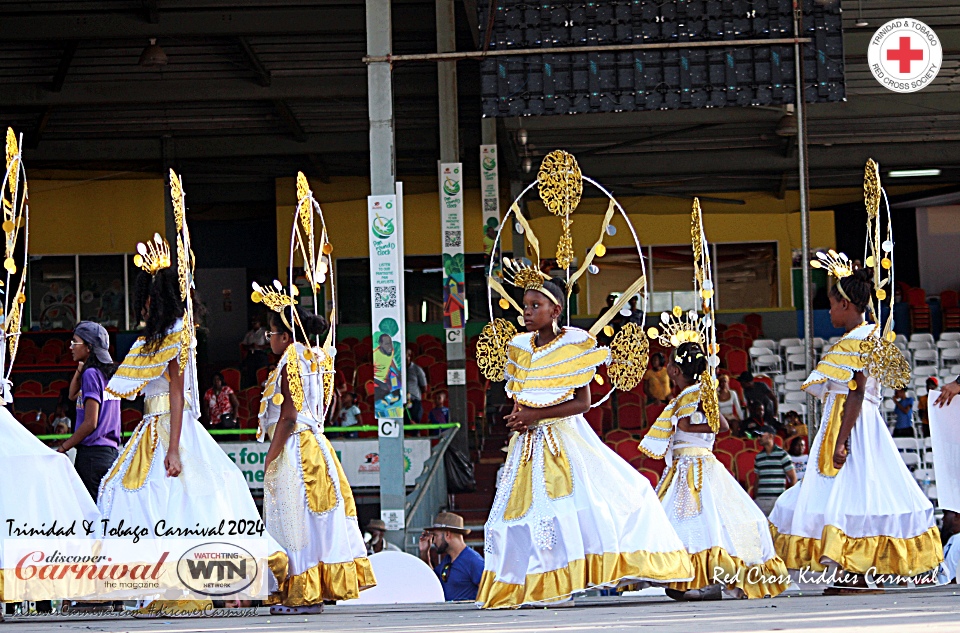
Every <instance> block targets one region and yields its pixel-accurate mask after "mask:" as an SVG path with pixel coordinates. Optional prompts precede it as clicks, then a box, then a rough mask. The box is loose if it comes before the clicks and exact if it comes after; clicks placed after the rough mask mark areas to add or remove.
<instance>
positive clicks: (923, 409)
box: [917, 376, 940, 437]
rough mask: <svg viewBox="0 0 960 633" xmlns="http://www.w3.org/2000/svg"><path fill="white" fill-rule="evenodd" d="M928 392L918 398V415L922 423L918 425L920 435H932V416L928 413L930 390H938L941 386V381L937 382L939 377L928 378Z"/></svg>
mask: <svg viewBox="0 0 960 633" xmlns="http://www.w3.org/2000/svg"><path fill="white" fill-rule="evenodd" d="M926 387H927V392H926V393H925V394H923V395H922V396H920V397H919V398H917V415H918V417H919V418H920V425H919V426H917V434H918V435H919V436H920V437H930V416H929V415H928V413H927V407H928V406H929V404H928V403H929V398H930V392H931V391H936V390H937V389H939V387H940V383H939V382H937V379H936V378H934V377H933V376H930V377H929V378H927V384H926Z"/></svg>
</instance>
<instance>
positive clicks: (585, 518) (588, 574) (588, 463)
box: [477, 415, 692, 608]
mask: <svg viewBox="0 0 960 633" xmlns="http://www.w3.org/2000/svg"><path fill="white" fill-rule="evenodd" d="M484 536H485V544H484V551H485V560H484V572H483V577H482V579H481V582H480V590H479V593H478V595H477V604H478V605H479V606H481V607H484V608H500V607H516V606H520V605H524V604H537V603H549V602H552V601H557V600H562V599H565V598H567V597H569V596H571V595H573V594H574V593H577V592H581V591H584V590H586V589H591V588H598V587H605V588H613V587H618V586H623V585H628V584H643V583H659V584H665V583H670V582H676V581H683V580H689V579H690V578H691V577H692V572H691V567H690V562H689V557H688V556H687V552H686V550H685V549H684V547H683V543H682V542H681V541H680V539H679V538H678V537H677V535H676V532H674V530H673V528H672V527H671V526H670V522H669V521H668V520H667V517H666V514H664V511H663V508H662V507H661V505H660V502H659V500H658V499H657V496H656V495H655V494H654V492H653V488H652V487H651V486H650V482H649V481H647V479H646V477H644V476H643V475H641V474H640V473H639V472H638V471H637V470H636V469H634V468H633V467H632V466H630V464H628V463H627V462H625V461H624V460H623V459H622V458H621V457H620V456H619V455H617V454H616V453H614V452H613V451H612V450H611V449H610V448H609V447H607V446H606V445H605V444H604V443H603V442H602V441H601V440H600V438H599V437H598V436H597V434H596V433H595V432H594V431H593V429H591V428H590V426H589V424H587V421H586V420H585V419H584V417H583V416H582V415H577V416H574V417H570V418H564V419H562V420H558V421H555V422H552V423H549V424H546V425H542V426H538V427H536V428H533V429H530V430H529V431H527V432H525V433H523V434H521V435H519V436H516V437H515V440H514V441H513V442H512V443H511V447H510V451H509V453H508V455H507V460H506V464H505V466H504V472H503V478H502V480H501V484H500V487H499V488H498V490H497V495H496V498H495V500H494V504H493V508H492V510H491V512H490V516H489V519H488V520H487V523H486V526H485V527H484Z"/></svg>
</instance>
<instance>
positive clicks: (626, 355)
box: [607, 323, 650, 391]
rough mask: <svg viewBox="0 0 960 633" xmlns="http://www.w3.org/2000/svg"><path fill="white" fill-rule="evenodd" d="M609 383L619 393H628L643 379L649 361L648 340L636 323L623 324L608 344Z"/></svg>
mask: <svg viewBox="0 0 960 633" xmlns="http://www.w3.org/2000/svg"><path fill="white" fill-rule="evenodd" d="M610 356H611V362H610V367H609V369H608V370H607V374H608V375H609V376H610V383H611V384H612V385H613V386H614V388H616V389H619V390H620V391H630V390H631V389H633V388H634V387H636V386H637V385H638V384H640V380H641V379H642V378H643V374H644V373H645V372H646V371H647V362H648V361H649V360H650V340H649V339H648V338H647V335H646V334H645V333H644V331H643V328H641V327H640V326H639V325H637V324H636V323H627V324H625V325H624V326H623V327H622V328H621V329H620V331H619V332H617V335H616V336H614V337H613V341H611V342H610Z"/></svg>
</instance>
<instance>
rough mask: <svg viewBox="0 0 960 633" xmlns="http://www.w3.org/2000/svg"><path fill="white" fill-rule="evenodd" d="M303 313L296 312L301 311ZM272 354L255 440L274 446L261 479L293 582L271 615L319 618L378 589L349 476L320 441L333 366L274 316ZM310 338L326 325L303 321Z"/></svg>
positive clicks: (276, 600)
mask: <svg viewBox="0 0 960 633" xmlns="http://www.w3.org/2000/svg"><path fill="white" fill-rule="evenodd" d="M298 312H299V311H298ZM270 316H271V319H270V346H271V348H272V350H273V352H274V353H275V354H277V355H280V356H281V359H280V362H279V363H277V368H276V369H275V370H274V371H273V373H272V374H271V375H270V377H269V378H268V379H267V383H266V386H265V387H264V391H263V401H262V403H261V414H260V427H259V430H258V432H257V439H258V440H259V441H261V442H263V441H268V442H270V448H269V450H268V452H267V458H266V476H265V478H264V499H263V502H264V513H265V515H266V519H267V529H268V530H269V531H270V534H272V535H273V536H274V537H275V538H276V539H277V540H278V541H280V543H281V544H282V545H283V547H284V549H285V550H286V552H287V557H288V558H289V561H290V575H289V576H288V577H287V579H286V581H285V582H284V583H283V585H282V586H281V587H280V590H279V592H277V593H276V594H275V595H274V596H272V597H271V601H272V602H273V603H275V604H277V606H275V607H273V608H272V612H273V613H278V614H283V613H318V612H320V611H322V609H323V601H324V600H349V599H351V598H356V597H357V595H358V594H359V592H360V591H362V590H364V589H369V588H370V587H373V586H374V585H376V579H375V578H374V575H373V568H372V567H371V566H370V561H369V560H367V548H366V545H365V544H364V542H363V536H362V535H361V534H360V526H359V525H358V523H357V506H356V503H355V502H354V499H353V492H352V491H351V490H350V484H349V483H348V482H347V476H346V474H345V473H344V471H343V468H342V467H341V465H340V461H339V460H338V459H337V454H336V452H335V451H334V450H333V446H331V445H330V441H329V440H328V439H327V438H326V436H325V435H324V434H323V426H324V419H325V414H326V411H327V407H328V405H329V403H330V398H329V396H331V395H332V392H331V391H330V390H332V389H333V359H332V357H331V356H329V355H328V354H327V352H326V351H325V350H324V349H323V348H320V347H316V348H309V347H307V346H306V345H304V344H303V343H299V342H294V341H293V336H292V334H291V329H290V328H289V327H287V325H286V324H285V323H284V322H283V319H282V318H281V315H279V314H276V313H271V315H270ZM297 318H298V320H299V321H300V322H301V323H303V324H304V328H305V329H306V331H307V334H308V335H311V334H319V333H320V330H322V329H325V328H324V323H323V319H322V318H320V317H318V316H315V315H307V314H303V313H298V316H297Z"/></svg>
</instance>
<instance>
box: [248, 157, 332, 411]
mask: <svg viewBox="0 0 960 633" xmlns="http://www.w3.org/2000/svg"><path fill="white" fill-rule="evenodd" d="M316 218H319V220H320V225H319V227H317V226H316ZM317 228H319V235H318V234H317ZM331 253H333V245H332V244H331V243H330V240H329V238H328V236H327V225H326V222H325V221H324V219H323V211H322V210H321V209H320V205H319V203H317V200H316V198H314V196H313V191H311V189H310V183H309V182H308V181H307V177H306V176H305V175H304V174H303V172H297V210H296V214H295V215H294V219H293V228H292V230H291V234H290V261H289V265H288V269H287V277H288V278H287V281H288V287H289V289H284V286H283V284H282V283H280V281H279V280H275V281H274V282H273V286H261V285H260V284H258V283H256V282H254V283H253V294H252V295H251V299H252V300H253V302H254V303H262V304H264V305H265V306H267V307H268V308H270V309H271V310H273V311H274V312H276V313H278V314H279V315H280V318H281V320H282V321H283V323H284V325H286V326H287V329H289V330H290V332H291V335H292V336H293V340H294V341H296V340H297V339H298V337H301V338H302V340H303V342H304V343H305V344H306V349H305V350H304V358H305V359H306V360H307V361H308V362H309V363H310V366H311V370H312V373H313V374H315V375H317V376H321V377H322V381H323V394H324V397H323V410H321V411H315V412H314V413H315V415H317V416H318V420H321V421H322V420H324V419H325V418H326V408H327V407H329V406H330V403H331V402H332V400H333V392H334V389H333V386H334V385H333V379H334V372H333V359H334V357H335V356H336V354H337V350H336V347H335V346H334V341H336V313H337V311H336V289H335V287H334V275H333V260H332V259H331V257H330V254H331ZM297 254H299V255H300V258H301V260H302V264H303V276H304V277H305V278H306V280H307V282H308V283H309V284H310V294H312V296H313V311H314V314H323V312H322V311H321V308H320V307H319V306H320V304H321V303H322V301H323V299H324V296H323V294H322V293H323V287H324V284H327V283H329V286H330V295H331V304H332V310H331V312H330V319H329V323H330V328H329V330H328V331H327V336H326V339H325V340H324V341H323V342H322V344H321V341H320V340H319V338H315V339H314V340H311V337H310V336H309V335H308V334H307V331H306V328H305V327H304V325H303V321H302V320H301V319H300V313H299V312H298V311H297V304H298V301H297V297H299V296H300V289H299V288H298V287H297V285H296V284H295V283H294V282H295V279H294V264H295V256H296V255H297ZM305 297H307V298H309V295H305ZM314 350H317V353H315V352H314ZM287 354H288V355H289V360H290V361H291V362H288V363H287V375H288V376H289V379H290V395H291V397H292V398H293V402H294V406H295V407H296V409H297V411H302V410H303V406H304V394H303V380H304V377H303V376H301V375H300V363H299V361H298V362H292V361H293V360H294V357H295V356H296V354H297V352H296V348H295V347H294V346H293V345H291V346H290V347H288V348H287Z"/></svg>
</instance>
